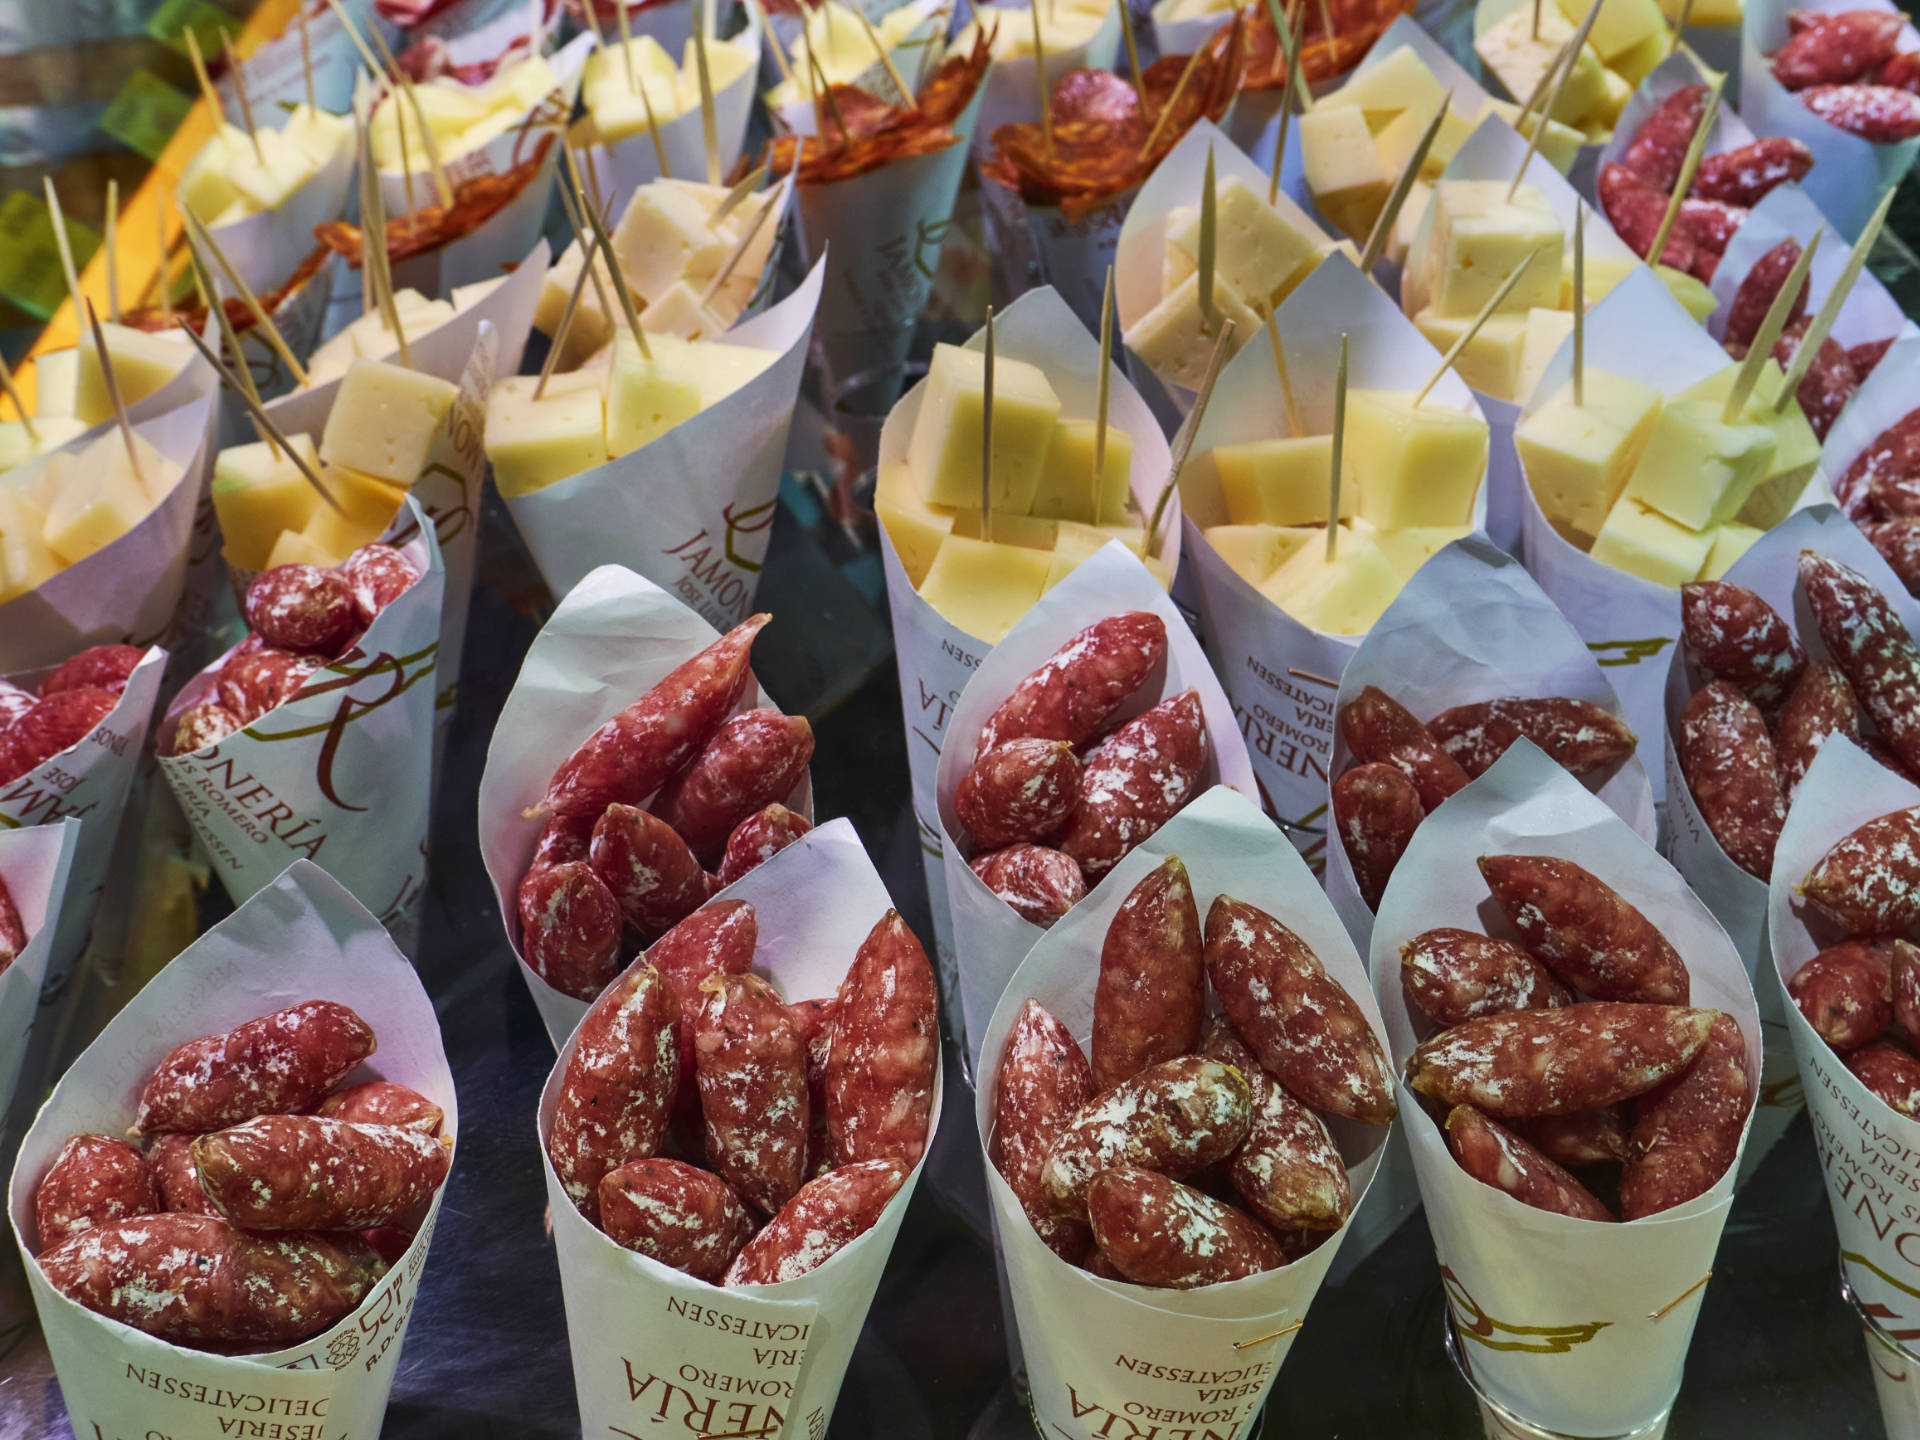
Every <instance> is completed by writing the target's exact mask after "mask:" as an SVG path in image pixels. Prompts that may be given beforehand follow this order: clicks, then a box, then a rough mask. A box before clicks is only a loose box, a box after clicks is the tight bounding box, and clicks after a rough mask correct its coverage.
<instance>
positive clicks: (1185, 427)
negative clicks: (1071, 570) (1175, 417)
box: [1147, 320, 1234, 556]
mask: <svg viewBox="0 0 1920 1440" xmlns="http://www.w3.org/2000/svg"><path fill="white" fill-rule="evenodd" d="M1233 330H1234V325H1233V321H1231V320H1229V321H1227V323H1226V324H1224V325H1222V326H1221V327H1220V334H1219V336H1218V337H1217V338H1216V339H1215V340H1214V342H1213V354H1211V355H1209V356H1208V357H1207V373H1206V374H1205V375H1203V376H1201V378H1200V393H1199V394H1198V395H1197V396H1195V397H1194V401H1193V409H1192V410H1190V411H1188V412H1187V418H1186V419H1185V420H1183V421H1182V422H1181V423H1180V429H1179V432H1178V433H1177V434H1175V436H1174V437H1173V466H1172V468H1171V470H1170V472H1169V473H1168V475H1167V483H1166V484H1164V485H1162V486H1161V487H1160V498H1159V499H1157V500H1155V501H1154V502H1153V516H1152V518H1151V519H1149V520H1148V521H1147V554H1149V555H1153V556H1158V555H1159V553H1160V522H1161V520H1162V519H1164V518H1165V516H1166V513H1167V502H1168V501H1170V500H1171V499H1173V490H1174V487H1175V486H1176V485H1178V484H1179V483H1180V472H1181V471H1182V470H1184V469H1186V468H1187V455H1188V453H1189V452H1191V451H1192V449H1193V437H1194V436H1195V435H1196V434H1198V433H1199V430H1200V422H1201V420H1202V419H1203V418H1205V416H1206V413H1207V402H1208V401H1209V400H1211V399H1213V383H1214V381H1216V380H1218V379H1219V378H1220V370H1221V368H1222V367H1223V366H1224V365H1225V364H1226V363H1227V347H1228V346H1229V345H1230V344H1231V343H1232V341H1233Z"/></svg>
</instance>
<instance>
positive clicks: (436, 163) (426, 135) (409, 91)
mask: <svg viewBox="0 0 1920 1440" xmlns="http://www.w3.org/2000/svg"><path fill="white" fill-rule="evenodd" d="M327 3H328V4H329V5H332V6H333V7H334V11H335V13H336V14H340V15H341V16H342V20H343V21H344V19H345V15H344V12H342V11H341V10H340V6H339V0H327ZM367 33H368V34H370V35H372V36H373V43H374V48H375V49H377V50H378V51H379V52H380V59H381V62H382V64H383V65H384V67H385V71H386V74H387V75H388V77H389V78H390V80H391V82H392V83H393V85H394V86H396V87H397V88H398V89H399V91H400V94H401V96H402V98H404V99H405V100H406V102H407V104H408V106H409V107H410V108H411V109H412V110H413V118H414V121H415V123H416V124H418V125H419V127H420V144H421V147H422V148H423V149H424V150H425V151H426V152H427V167H428V168H429V169H430V170H432V171H433V188H434V193H435V194H437V195H438V196H439V197H440V203H441V204H442V205H452V204H453V185H452V182H450V181H449V180H448V179H447V168H446V166H444V165H442V164H441V163H440V142H439V141H438V140H436V139H435V138H434V135H433V127H432V126H431V125H429V124H427V112H426V111H424V110H422V109H421V108H420V97H419V95H418V94H416V93H415V92H414V88H413V82H412V81H411V80H409V79H408V78H407V76H406V72H405V71H404V70H402V69H401V68H400V63H399V62H398V61H397V60H395V59H394V58H393V51H391V50H389V49H388V48H387V41H386V37H385V36H383V35H381V33H380V27H379V26H378V25H369V26H368V27H367Z"/></svg>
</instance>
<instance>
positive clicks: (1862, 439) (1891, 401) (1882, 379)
mask: <svg viewBox="0 0 1920 1440" xmlns="http://www.w3.org/2000/svg"><path fill="white" fill-rule="evenodd" d="M1819 258H1820V257H1819V256H1817V255H1816V256H1815V257H1814V260H1815V262H1816V263H1818V261H1819ZM1842 308H1843V309H1844V308H1845V307H1842ZM1915 376H1920V331H1916V330H1915V329H1914V328H1913V327H1912V326H1911V325H1908V326H1906V327H1904V328H1903V329H1902V330H1901V332H1900V336H1899V338H1898V339H1896V340H1895V341H1894V342H1893V344H1892V346H1891V347H1890V348H1889V349H1888V350H1887V353H1886V354H1885V355H1884V356H1882V357H1881V359H1880V363H1879V364H1878V365H1876V366H1874V367H1873V373H1872V374H1871V375H1869V376H1868V377H1867V378H1866V381H1865V382H1864V383H1863V384H1862V385H1861V386H1860V388H1859V389H1858V390H1856V391H1855V392H1854V395H1853V399H1852V400H1850V401H1848V402H1847V408H1846V409H1844V410H1842V411H1841V412H1840V418H1839V419H1838V420H1836V421H1834V422H1833V428H1832V429H1831V430H1829V431H1828V432H1827V438H1826V441H1825V442H1824V443H1823V444H1822V445H1821V447H1820V469H1821V471H1822V472H1823V473H1825V475H1826V476H1827V478H1828V480H1829V481H1830V482H1831V483H1832V484H1833V485H1835V486H1838V485H1839V484H1840V481H1841V479H1842V477H1844V476H1845V475H1846V473H1847V471H1848V469H1849V468H1850V467H1851V466H1852V465H1853V462H1854V461H1855V460H1857V459H1859V458H1860V452H1861V451H1862V450H1865V449H1866V448H1867V447H1868V446H1869V445H1871V444H1872V443H1873V442H1874V441H1875V440H1877V439H1879V438H1880V436H1881V434H1882V433H1883V432H1884V431H1885V430H1886V429H1887V427H1888V426H1890V425H1892V424H1893V423H1894V422H1895V421H1897V420H1899V419H1900V418H1901V417H1902V416H1904V415H1906V414H1907V412H1908V411H1910V410H1912V409H1914V408H1915V403H1916V400H1920V396H1916V395H1915V386H1914V379H1915Z"/></svg>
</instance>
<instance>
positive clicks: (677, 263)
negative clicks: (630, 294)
mask: <svg viewBox="0 0 1920 1440" xmlns="http://www.w3.org/2000/svg"><path fill="white" fill-rule="evenodd" d="M612 239H613V253H614V254H615V256H617V257H618V258H619V261H620V268H621V269H622V270H623V271H625V272H626V276H627V282H628V283H629V284H630V285H632V286H633V289H634V292H635V293H636V294H638V295H639V296H640V297H641V298H642V299H644V300H645V301H646V302H647V303H648V304H649V305H651V304H652V303H653V302H654V301H655V300H657V299H658V298H659V297H660V296H662V295H664V294H666V292H667V290H668V289H669V288H670V287H671V286H672V285H673V284H674V282H675V281H677V280H679V279H681V278H682V277H683V276H685V275H686V274H688V273H689V271H691V270H692V269H693V268H694V267H695V266H696V265H701V264H704V265H706V266H707V267H708V268H707V272H706V273H708V274H712V273H713V268H714V267H716V266H718V265H719V264H720V263H721V262H722V261H724V259H725V258H726V254H727V252H728V250H729V249H731V248H732V247H731V246H729V245H728V243H727V242H726V241H725V240H724V239H722V238H721V237H720V236H718V235H716V234H714V233H713V228H712V227H711V226H710V225H708V224H707V209H706V207H705V206H704V205H702V204H701V203H700V202H699V201H698V200H697V199H695V198H694V197H693V196H691V195H688V194H687V193H686V192H685V191H683V190H679V189H675V188H673V187H671V186H666V185H657V184H656V185H642V186H641V187H640V188H639V189H638V190H636V191H634V192H633V199H631V200H630V201H628V202H627V209H626V213H625V214H623V215H622V216H621V217H620V223H619V224H618V225H616V226H615V227H614V230H613V236H612Z"/></svg>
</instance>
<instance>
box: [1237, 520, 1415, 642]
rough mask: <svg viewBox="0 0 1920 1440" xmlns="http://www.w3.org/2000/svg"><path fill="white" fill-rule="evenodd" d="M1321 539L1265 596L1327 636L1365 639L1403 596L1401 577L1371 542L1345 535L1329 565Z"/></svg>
mask: <svg viewBox="0 0 1920 1440" xmlns="http://www.w3.org/2000/svg"><path fill="white" fill-rule="evenodd" d="M1322 536H1324V532H1320V534H1319V535H1316V537H1315V539H1313V540H1312V541H1310V542H1309V543H1307V544H1305V545H1302V546H1301V547H1300V548H1299V549H1297V550H1295V551H1294V552H1293V554H1292V555H1290V556H1289V557H1288V558H1287V560H1286V561H1285V563H1283V564H1282V565H1281V566H1280V568H1279V569H1278V570H1276V571H1274V573H1273V574H1272V575H1271V576H1269V577H1268V578H1267V580H1266V583H1265V584H1263V585H1261V586H1260V593H1261V594H1262V595H1265V596H1266V597H1267V598H1268V599H1269V600H1271V601H1273V602H1274V604H1276V605H1278V606H1279V607H1280V608H1281V609H1282V610H1284V611H1286V612H1287V613H1288V614H1289V615H1291V616H1292V617H1293V618H1294V619H1296V620H1298V621H1299V622H1300V623H1301V624H1302V625H1305V626H1307V627H1308V628H1309V629H1312V630H1317V631H1319V632H1320V633H1321V634H1323V635H1363V634H1365V633H1366V632H1367V631H1368V630H1370V629H1372V628H1373V622H1374V621H1376V620H1378V619H1379V618H1380V614H1381V612H1382V611H1383V610H1385V609H1386V608H1387V606H1389V605H1391V604H1392V603H1393V597H1394V596H1396V595H1398V594H1399V593H1400V586H1401V583H1402V581H1401V578H1400V573H1399V572H1398V571H1397V570H1395V569H1394V568H1393V566H1392V565H1390V564H1388V563H1387V558H1386V556H1384V555H1382V554H1381V553H1380V549H1379V547H1378V546H1376V545H1375V544H1374V543H1373V542H1372V541H1371V540H1369V539H1367V538H1366V537H1365V536H1363V535H1354V534H1348V533H1345V532H1343V533H1342V534H1341V535H1340V536H1339V538H1338V542H1337V544H1338V548H1337V550H1336V553H1335V557H1334V560H1333V562H1332V563H1331V564H1329V563H1328V561H1327V547H1326V542H1325V540H1324V538H1322Z"/></svg>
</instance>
